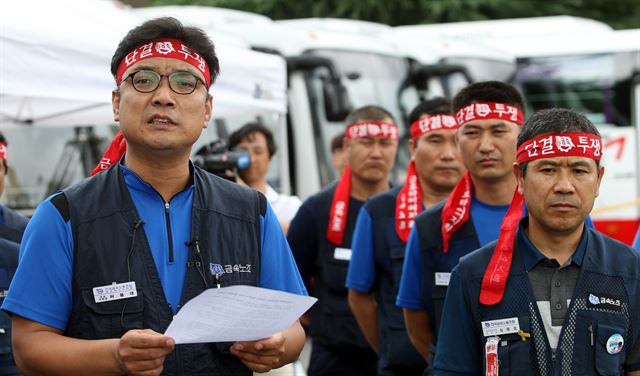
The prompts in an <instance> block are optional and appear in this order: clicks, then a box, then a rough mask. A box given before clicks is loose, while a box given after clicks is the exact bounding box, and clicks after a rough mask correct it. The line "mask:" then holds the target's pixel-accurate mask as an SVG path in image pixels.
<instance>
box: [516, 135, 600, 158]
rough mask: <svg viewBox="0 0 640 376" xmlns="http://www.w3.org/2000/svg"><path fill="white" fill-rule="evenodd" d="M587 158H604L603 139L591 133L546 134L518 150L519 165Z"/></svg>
mask: <svg viewBox="0 0 640 376" xmlns="http://www.w3.org/2000/svg"><path fill="white" fill-rule="evenodd" d="M554 157H587V158H591V159H594V160H596V161H599V160H600V158H602V139H601V138H600V136H597V135H595V134H591V133H579V132H571V133H560V134H545V135H542V136H538V137H536V138H533V139H531V140H527V141H525V142H524V143H522V145H520V147H519V148H518V152H517V154H516V159H517V161H518V164H522V163H525V162H529V161H533V160H536V159H541V158H554Z"/></svg>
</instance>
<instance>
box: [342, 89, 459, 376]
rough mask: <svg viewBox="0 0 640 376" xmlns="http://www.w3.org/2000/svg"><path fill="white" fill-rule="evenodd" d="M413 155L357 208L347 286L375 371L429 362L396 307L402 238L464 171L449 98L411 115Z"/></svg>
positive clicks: (404, 370)
mask: <svg viewBox="0 0 640 376" xmlns="http://www.w3.org/2000/svg"><path fill="white" fill-rule="evenodd" d="M409 124H411V125H410V129H409V133H410V135H411V138H410V140H409V151H410V153H411V161H410V162H409V167H408V168H407V177H406V179H405V184H404V185H403V186H400V187H396V188H392V189H391V190H389V191H386V192H384V193H381V194H379V195H376V196H374V197H372V198H371V199H369V201H367V203H366V204H365V205H364V207H363V208H362V209H361V210H360V213H359V214H358V220H357V222H356V227H355V231H354V234H353V241H352V245H351V248H352V249H353V254H352V258H351V262H350V263H349V273H348V275H347V287H348V288H349V305H350V306H351V310H352V311H353V314H354V315H355V317H356V320H357V321H358V324H359V325H360V328H361V329H362V332H363V333H364V335H365V337H366V338H367V340H368V341H369V344H370V345H371V347H372V348H374V349H375V350H376V351H377V352H378V355H379V357H380V360H379V362H378V375H381V376H384V375H387V376H393V375H398V376H401V375H402V376H410V375H421V374H422V371H423V370H424V368H425V366H426V363H425V359H424V358H423V357H422V356H421V355H420V354H419V353H418V352H417V351H416V349H415V348H414V346H413V345H412V344H411V342H410V341H409V337H408V336H407V332H406V329H405V325H404V319H403V317H402V310H401V309H400V308H398V307H396V306H395V300H396V295H397V293H398V285H399V283H400V275H401V272H402V262H403V260H404V250H405V243H406V242H407V239H408V237H409V231H410V230H411V227H412V226H413V220H414V217H415V216H416V215H417V214H418V213H420V212H421V211H423V210H424V209H425V208H429V207H432V206H433V205H435V204H437V203H438V202H440V201H442V200H444V199H446V198H447V196H448V195H449V193H450V192H451V190H452V189H453V187H455V185H456V184H457V183H458V181H459V180H460V178H461V177H462V175H463V174H464V167H463V165H462V159H461V158H460V153H459V152H458V150H457V148H456V144H455V134H456V128H457V124H456V120H455V118H454V117H453V116H452V115H451V106H450V103H449V101H448V100H446V99H444V98H434V99H431V100H428V101H425V102H422V103H420V104H419V105H418V106H416V108H415V109H413V110H412V111H411V114H410V115H409Z"/></svg>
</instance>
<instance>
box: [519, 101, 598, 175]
mask: <svg viewBox="0 0 640 376" xmlns="http://www.w3.org/2000/svg"><path fill="white" fill-rule="evenodd" d="M565 132H581V133H589V134H594V135H597V136H600V132H598V128H596V126H595V125H593V123H592V122H591V121H590V120H589V119H588V118H587V117H586V116H584V115H583V114H581V113H579V112H577V111H574V110H570V109H566V108H551V109H547V110H541V111H538V112H536V113H535V114H533V115H532V116H531V118H529V119H528V120H527V121H526V122H525V123H524V125H523V126H522V129H521V131H520V134H519V135H518V147H520V145H522V144H523V143H525V142H526V141H528V140H531V139H533V138H535V137H538V136H541V135H544V134H548V133H565ZM595 162H596V166H597V167H600V161H595ZM527 165H528V162H525V163H522V164H520V169H521V170H522V176H523V177H524V176H525V175H526V172H527ZM599 171H600V170H599V169H598V173H599Z"/></svg>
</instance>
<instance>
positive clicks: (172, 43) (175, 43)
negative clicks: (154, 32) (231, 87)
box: [116, 38, 211, 88]
mask: <svg viewBox="0 0 640 376" xmlns="http://www.w3.org/2000/svg"><path fill="white" fill-rule="evenodd" d="M152 57H164V58H171V59H176V60H180V61H184V62H187V63H189V64H191V65H192V66H194V67H195V68H196V69H198V70H199V71H200V72H202V74H203V75H204V81H205V82H206V84H207V88H208V87H209V86H210V85H211V75H210V74H209V65H208V64H207V62H206V60H205V59H204V57H202V55H200V54H199V53H198V51H196V50H193V49H191V48H189V47H188V46H187V45H186V44H184V43H183V42H182V41H180V40H178V39H173V38H158V39H154V40H152V41H150V42H148V43H145V44H143V45H141V46H138V47H136V48H134V49H133V51H131V52H129V53H128V54H127V55H126V56H125V57H124V58H123V59H122V61H121V62H120V65H119V66H118V70H117V71H116V84H118V85H120V82H121V81H122V75H123V74H124V72H126V71H127V69H129V67H131V66H132V65H133V64H135V63H137V62H140V61H142V60H145V59H149V58H152Z"/></svg>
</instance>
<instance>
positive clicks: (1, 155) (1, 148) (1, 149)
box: [0, 142, 8, 161]
mask: <svg viewBox="0 0 640 376" xmlns="http://www.w3.org/2000/svg"><path fill="white" fill-rule="evenodd" d="M7 156H8V154H7V144H5V143H2V142H0V159H2V160H5V161H6V160H7Z"/></svg>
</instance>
